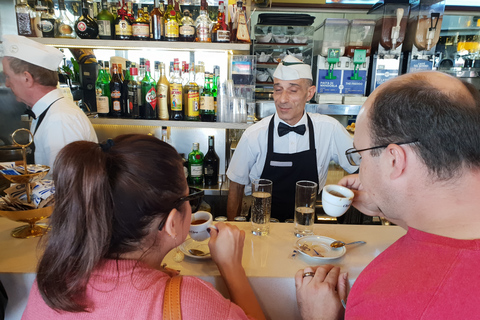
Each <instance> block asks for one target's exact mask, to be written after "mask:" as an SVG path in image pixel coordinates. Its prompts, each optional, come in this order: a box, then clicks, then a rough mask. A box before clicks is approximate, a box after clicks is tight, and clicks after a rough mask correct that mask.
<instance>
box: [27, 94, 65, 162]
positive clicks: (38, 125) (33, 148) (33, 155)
mask: <svg viewBox="0 0 480 320" xmlns="http://www.w3.org/2000/svg"><path fill="white" fill-rule="evenodd" d="M60 99H63V97H60V98H58V99H57V100H55V101H53V102H52V103H50V105H49V106H48V107H47V109H45V111H43V112H42V114H41V115H40V116H39V117H38V121H37V125H36V126H35V131H34V132H33V136H34V137H35V133H37V130H38V128H39V127H40V125H41V124H42V122H43V119H44V118H45V116H46V115H47V112H48V110H49V109H50V107H51V106H52V104H54V103H55V102H57V101H58V100H60ZM30 150H32V151H31V152H32V159H33V163H35V141H33V142H32V144H31V145H30ZM41 164H43V163H41Z"/></svg>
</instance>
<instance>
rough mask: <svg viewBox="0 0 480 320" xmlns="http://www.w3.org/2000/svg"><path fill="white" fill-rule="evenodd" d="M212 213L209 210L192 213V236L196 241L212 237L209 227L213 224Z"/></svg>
mask: <svg viewBox="0 0 480 320" xmlns="http://www.w3.org/2000/svg"><path fill="white" fill-rule="evenodd" d="M212 220H213V218H212V214H211V213H210V212H207V211H197V212H195V213H193V214H192V219H191V220H190V221H191V222H190V231H189V234H190V237H191V238H192V239H193V240H195V241H203V240H205V239H207V238H208V237H210V233H208V231H207V229H208V228H210V226H211V224H212Z"/></svg>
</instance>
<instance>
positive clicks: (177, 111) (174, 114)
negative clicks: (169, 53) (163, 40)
mask: <svg viewBox="0 0 480 320" xmlns="http://www.w3.org/2000/svg"><path fill="white" fill-rule="evenodd" d="M182 92H183V88H182V77H181V76H180V68H179V65H178V59H177V58H175V59H174V62H173V75H172V79H171V80H170V110H171V112H170V120H183V105H182V98H183V94H182Z"/></svg>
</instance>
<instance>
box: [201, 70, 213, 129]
mask: <svg viewBox="0 0 480 320" xmlns="http://www.w3.org/2000/svg"><path fill="white" fill-rule="evenodd" d="M212 78H213V75H212V74H211V73H208V72H206V73H205V86H204V87H203V91H202V93H201V94H200V120H201V121H207V122H213V121H215V101H214V98H213V94H212V90H211V85H212Z"/></svg>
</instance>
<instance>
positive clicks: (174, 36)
mask: <svg viewBox="0 0 480 320" xmlns="http://www.w3.org/2000/svg"><path fill="white" fill-rule="evenodd" d="M164 20H165V40H168V41H178V37H179V26H178V20H177V14H176V12H175V7H174V6H173V0H168V6H167V9H166V10H165V17H164Z"/></svg>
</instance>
